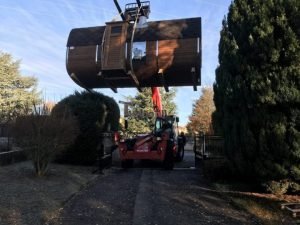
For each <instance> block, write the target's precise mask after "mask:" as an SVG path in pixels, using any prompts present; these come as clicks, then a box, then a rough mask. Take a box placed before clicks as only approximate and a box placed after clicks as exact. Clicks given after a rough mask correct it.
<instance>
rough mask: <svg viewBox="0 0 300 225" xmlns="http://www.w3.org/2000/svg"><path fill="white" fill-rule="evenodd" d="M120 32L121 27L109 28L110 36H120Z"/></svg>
mask: <svg viewBox="0 0 300 225" xmlns="http://www.w3.org/2000/svg"><path fill="white" fill-rule="evenodd" d="M121 32H122V26H115V27H112V28H111V31H110V33H111V34H120V33H121Z"/></svg>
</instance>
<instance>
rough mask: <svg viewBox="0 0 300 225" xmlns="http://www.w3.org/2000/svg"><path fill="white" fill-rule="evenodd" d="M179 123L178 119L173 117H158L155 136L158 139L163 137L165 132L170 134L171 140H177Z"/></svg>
mask: <svg viewBox="0 0 300 225" xmlns="http://www.w3.org/2000/svg"><path fill="white" fill-rule="evenodd" d="M178 122H179V119H178V117H176V116H173V115H172V116H165V117H157V118H156V121H155V127H154V135H155V136H157V137H161V136H162V134H163V133H164V132H168V133H169V134H170V138H173V139H174V140H177V136H178Z"/></svg>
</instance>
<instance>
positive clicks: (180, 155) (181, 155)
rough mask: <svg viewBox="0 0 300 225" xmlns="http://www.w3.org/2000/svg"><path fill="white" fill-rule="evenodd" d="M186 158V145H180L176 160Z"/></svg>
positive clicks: (179, 160)
mask: <svg viewBox="0 0 300 225" xmlns="http://www.w3.org/2000/svg"><path fill="white" fill-rule="evenodd" d="M183 158H184V147H183V146H178V152H177V155H176V161H177V162H181V161H182V160H183Z"/></svg>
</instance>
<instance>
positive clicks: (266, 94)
mask: <svg viewBox="0 0 300 225" xmlns="http://www.w3.org/2000/svg"><path fill="white" fill-rule="evenodd" d="M299 24H300V1H299V0H289V1H285V0H235V1H234V2H233V3H232V4H231V6H230V9H229V13H228V17H227V18H225V19H224V20H223V28H222V31H221V39H220V43H219V64H220V65H219V67H218V68H217V70H216V82H215V84H214V92H215V97H214V101H215V105H216V113H215V115H214V124H215V126H216V127H220V126H221V127H222V129H223V134H224V137H225V149H226V152H227V155H228V157H229V159H230V160H231V162H232V163H233V165H234V168H235V169H236V170H237V171H238V172H240V173H241V174H244V175H245V174H248V175H252V176H257V177H259V178H260V179H263V180H268V179H283V178H292V179H294V180H300V26H299Z"/></svg>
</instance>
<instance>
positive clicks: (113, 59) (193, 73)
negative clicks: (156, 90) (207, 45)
mask: <svg viewBox="0 0 300 225" xmlns="http://www.w3.org/2000/svg"><path fill="white" fill-rule="evenodd" d="M66 67H67V71H68V74H69V75H70V77H71V78H72V79H73V80H74V82H76V83H77V84H78V85H80V86H81V87H83V88H88V89H92V88H111V89H112V90H114V91H116V89H117V88H127V87H137V88H142V87H154V86H157V87H165V88H166V89H168V87H170V86H193V87H194V90H197V86H199V85H200V84H201V18H188V19H177V20H165V21H154V22H148V23H147V27H144V28H139V29H136V27H135V26H134V25H133V24H132V23H128V22H126V21H118V22H108V23H106V26H100V27H88V28H76V29H73V30H72V31H71V32H70V35H69V38H68V42H67V53H66Z"/></svg>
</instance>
